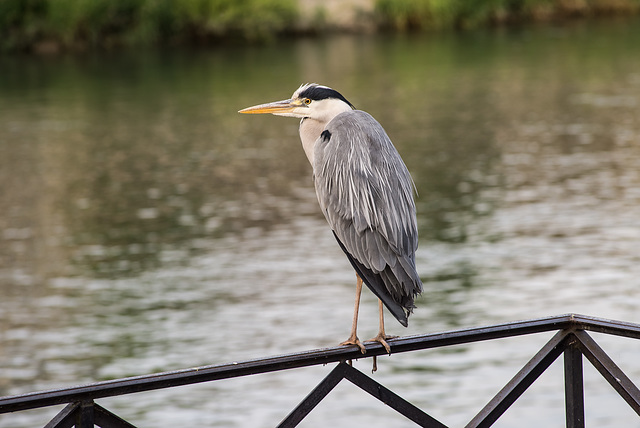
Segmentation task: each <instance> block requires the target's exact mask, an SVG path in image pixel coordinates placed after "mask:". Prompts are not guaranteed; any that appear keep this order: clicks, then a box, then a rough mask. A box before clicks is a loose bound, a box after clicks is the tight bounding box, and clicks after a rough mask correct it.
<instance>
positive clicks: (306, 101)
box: [302, 98, 311, 105]
mask: <svg viewBox="0 0 640 428" xmlns="http://www.w3.org/2000/svg"><path fill="white" fill-rule="evenodd" d="M302 102H303V103H305V104H306V105H309V104H311V100H310V99H309V98H305V99H304V100H302Z"/></svg>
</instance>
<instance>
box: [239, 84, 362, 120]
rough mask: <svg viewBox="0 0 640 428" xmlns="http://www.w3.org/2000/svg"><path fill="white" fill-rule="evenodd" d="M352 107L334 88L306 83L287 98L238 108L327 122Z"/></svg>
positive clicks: (249, 111)
mask: <svg viewBox="0 0 640 428" xmlns="http://www.w3.org/2000/svg"><path fill="white" fill-rule="evenodd" d="M353 109H354V107H353V105H352V104H351V103H350V102H349V101H347V99H346V98H345V97H343V96H342V95H341V94H340V93H339V92H338V91H336V90H335V89H331V88H329V87H328V86H322V85H318V84H315V83H308V84H305V85H302V86H300V87H299V88H298V89H297V90H296V91H295V92H294V93H293V95H292V96H291V98H290V99H288V100H282V101H276V102H272V103H267V104H260V105H257V106H253V107H248V108H245V109H243V110H240V111H239V113H249V114H264V113H271V114H275V115H277V116H287V117H298V118H301V119H305V118H311V119H316V120H319V121H323V122H328V121H330V120H331V119H333V118H334V117H335V116H337V115H338V114H340V113H342V112H344V111H348V110H353Z"/></svg>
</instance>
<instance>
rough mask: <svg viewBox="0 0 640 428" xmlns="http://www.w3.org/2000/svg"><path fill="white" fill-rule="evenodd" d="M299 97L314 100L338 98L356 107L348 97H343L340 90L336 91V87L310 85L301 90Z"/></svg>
mask: <svg viewBox="0 0 640 428" xmlns="http://www.w3.org/2000/svg"><path fill="white" fill-rule="evenodd" d="M299 97H300V98H309V99H310V100H313V101H320V100H326V99H329V98H335V99H338V100H342V101H344V102H345V103H347V104H349V105H350V106H351V107H352V108H355V107H353V104H351V103H350V102H349V101H347V99H346V98H345V97H343V96H342V94H341V93H340V92H338V91H336V90H335V89H331V88H327V87H323V86H310V87H308V88H307V89H305V90H304V91H302V92H300V94H299Z"/></svg>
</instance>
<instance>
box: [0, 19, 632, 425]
mask: <svg viewBox="0 0 640 428" xmlns="http://www.w3.org/2000/svg"><path fill="white" fill-rule="evenodd" d="M634 24H637V23H634V22H616V23H613V24H611V23H604V24H595V23H588V24H577V25H575V26H573V27H564V28H560V29H553V28H529V29H524V30H519V31H504V32H486V33H485V32H477V33H473V34H463V35H445V36H442V35H440V36H436V35H402V36H377V37H369V36H367V37H364V36H340V37H334V38H327V39H322V40H315V39H306V40H304V39H303V40H298V41H288V42H282V43H279V44H277V45H273V46H266V47H248V48H241V49H240V48H237V47H236V48H219V49H215V50H211V51H194V52H145V53H135V54H132V53H118V54H105V55H97V56H85V57H60V58H48V59H42V58H27V57H13V58H1V59H0V70H1V73H2V74H1V76H0V77H1V78H0V94H2V96H1V97H0V118H1V119H0V183H2V186H1V187H0V293H1V295H2V299H0V340H1V343H2V346H0V394H9V393H17V392H23V391H25V392H26V391H31V390H35V389H41V388H50V387H55V386H60V385H64V384H75V383H79V382H86V381H92V380H96V379H106V378H113V377H120V376H126V375H133V374H141V373H146V372H152V371H158V370H168V369H173V368H183V367H185V365H200V364H211V363H222V362H228V361H233V360H240V359H244V358H250V357H259V356H265V355H272V354H276V353H282V352H293V351H299V350H301V349H307V348H316V347H319V346H329V345H333V344H335V343H336V342H338V341H340V340H342V339H344V338H345V337H346V334H347V329H348V325H349V321H350V316H351V315H350V312H351V302H352V298H353V296H352V292H353V290H352V288H353V273H352V269H351V268H350V266H349V265H348V262H347V261H346V260H345V259H344V256H343V255H342V254H341V253H340V250H339V249H338V248H337V245H336V244H335V241H334V240H333V237H332V236H331V234H330V232H329V231H328V229H327V227H326V224H325V222H324V219H323V218H322V216H321V215H320V214H319V212H318V208H317V203H316V201H315V195H314V193H313V186H312V183H311V178H310V167H309V165H308V163H307V160H306V158H305V156H304V154H303V152H302V150H301V148H300V147H299V141H298V136H297V123H296V122H295V121H294V120H288V119H285V118H274V117H251V118H247V117H243V116H241V115H238V114H237V113H236V111H237V110H238V109H239V108H242V107H245V106H247V105H252V104H256V103H259V102H263V101H269V100H275V99H281V98H284V97H286V96H288V95H289V94H290V93H291V92H293V90H294V89H295V88H296V87H297V85H298V84H299V83H302V82H306V81H316V82H320V83H326V84H329V85H331V86H333V87H335V88H337V89H339V90H340V91H341V92H343V93H344V94H345V95H346V96H347V97H348V98H349V99H350V101H352V102H353V103H354V104H355V105H356V106H358V107H361V108H363V109H366V110H368V111H369V112H370V113H372V114H373V115H374V116H375V117H376V118H378V119H379V120H380V122H381V123H382V124H383V125H384V126H385V128H386V129H387V131H388V133H389V135H390V136H391V138H392V140H393V141H394V142H395V144H396V145H397V147H398V149H399V151H400V152H401V153H402V154H403V156H404V158H405V160H406V162H407V164H408V166H409V169H410V170H411V172H412V175H413V177H414V180H415V182H416V187H417V189H418V192H419V197H418V200H417V203H418V209H419V225H420V233H421V243H420V245H421V246H420V250H419V253H418V265H419V271H420V273H421V276H422V277H423V279H424V282H425V286H426V293H425V295H424V296H423V298H422V299H421V300H420V302H418V305H419V309H418V310H417V311H416V313H415V314H414V316H413V318H412V322H411V326H410V328H409V329H408V330H399V328H400V327H397V326H390V327H391V329H394V330H395V331H393V332H394V333H396V334H407V333H409V334H411V333H421V332H425V331H439V330H444V329H450V328H453V327H457V326H466V325H479V324H486V323H490V322H497V321H505V320H513V319H521V318H531V317H536V316H543V315H550V314H557V313H563V312H570V311H576V312H585V313H589V314H592V315H596V316H605V317H612V318H621V319H626V320H630V321H634V319H635V318H637V315H636V313H637V310H636V309H637V308H636V306H637V305H635V302H636V301H637V297H638V291H637V290H638V285H640V284H638V280H637V278H639V277H640V271H639V270H638V266H640V263H638V262H639V261H640V259H639V256H638V251H637V248H638V243H639V242H640V234H639V232H638V231H639V230H640V227H639V226H640V224H639V223H638V220H637V219H638V218H640V212H639V211H640V209H639V207H640V204H639V203H638V202H640V192H639V191H638V189H639V188H640V173H639V172H638V171H640V151H639V150H638V137H637V136H638V135H640V123H639V122H638V114H637V112H638V105H639V103H640V78H639V76H640V59H639V58H638V57H637V55H635V54H633V53H635V51H636V49H637V48H636V47H637V46H638V43H639V42H640V40H639V39H640V32H638V30H637V28H638V26H637V25H635V26H634ZM361 325H362V326H363V327H362V328H363V332H362V335H363V336H364V337H366V336H368V334H369V332H368V331H367V330H368V329H369V327H371V332H370V333H371V335H373V333H374V330H375V325H376V305H375V301H374V299H373V298H372V297H371V296H370V295H366V296H364V302H363V313H362V321H361ZM343 336H344V337H343ZM545 340H546V339H545V338H540V343H539V344H537V343H533V342H528V341H523V342H519V343H518V345H517V346H514V347H508V348H505V347H504V346H503V345H502V344H500V343H497V344H493V345H490V346H488V347H472V346H469V347H463V348H456V349H454V350H448V351H443V352H430V353H428V355H425V354H420V355H417V354H416V355H394V356H393V357H391V358H388V359H386V358H385V359H383V361H382V364H383V365H382V370H381V371H380V373H379V374H377V376H379V379H378V380H380V381H381V382H382V383H383V384H385V385H387V386H390V387H392V389H393V388H395V387H398V388H400V389H401V390H402V391H406V394H405V396H406V397H407V398H409V399H411V400H412V401H413V402H415V403H416V404H419V405H420V406H422V407H424V408H427V409H432V408H437V409H438V412H440V413H439V414H434V415H435V416H436V417H438V418H439V419H441V420H443V421H446V422H447V423H449V424H452V425H455V424H456V423H458V422H459V424H462V422H463V421H464V420H468V419H470V417H471V416H472V414H470V415H468V417H467V416H466V415H465V412H467V413H468V412H472V410H474V409H476V408H478V409H479V407H480V406H481V405H482V404H484V401H485V400H483V397H487V396H490V395H492V394H493V393H495V391H497V389H498V388H499V387H500V386H501V385H502V384H503V383H504V381H506V379H503V378H504V377H506V378H507V379H508V378H509V377H510V376H511V375H512V374H513V373H515V371H516V370H517V369H518V368H519V366H521V365H522V364H524V362H526V360H527V359H528V358H529V357H530V356H531V355H532V353H534V352H535V351H536V345H541V344H542V343H543V342H544V341H545ZM534 342H535V340H534ZM611 346H612V347H613V349H615V350H616V351H618V352H619V353H620V354H621V355H627V356H626V357H623V363H624V362H626V363H628V365H629V368H627V367H625V368H626V369H628V370H631V373H629V374H630V375H631V376H632V377H634V376H636V378H637V377H640V370H639V369H638V368H637V364H636V362H635V357H634V355H636V354H634V353H633V352H629V351H628V349H629V348H628V345H627V344H619V343H613V344H612V345H611ZM505 361H509V362H507V363H505ZM361 368H362V367H361ZM323 370H324V368H317V369H315V371H311V372H309V374H305V373H300V374H298V375H295V376H292V377H291V378H287V381H286V382H290V383H288V384H287V387H288V388H283V387H282V384H281V383H282V382H285V381H283V380H282V378H277V377H264V378H260V379H255V380H253V379H247V380H238V381H237V382H235V383H234V382H231V383H229V384H224V385H222V384H220V385H204V386H201V387H200V388H203V389H202V390H201V389H197V391H203V390H204V391H206V393H204V394H196V393H194V399H193V400H190V401H189V403H184V402H182V401H184V400H183V399H180V400H178V399H176V395H179V394H181V393H182V391H180V392H179V393H176V392H173V391H166V392H158V393H155V394H156V395H153V394H152V395H149V396H148V398H142V399H140V401H135V400H133V401H131V400H127V399H124V400H120V401H118V399H115V400H113V401H112V402H110V403H112V404H110V405H108V406H107V407H110V406H111V405H113V406H114V407H113V409H114V410H116V411H117V412H122V413H123V415H125V416H131V417H135V418H139V419H138V420H135V419H134V422H136V423H137V424H139V425H158V426H161V425H162V424H165V426H167V425H166V423H169V424H170V422H167V421H170V420H171V418H169V417H168V416H167V415H166V412H169V413H171V414H174V415H179V416H185V417H188V418H193V419H192V420H193V421H197V422H198V423H197V424H199V425H204V426H246V425H247V421H250V424H251V425H268V426H271V425H274V424H275V423H276V422H277V420H278V419H279V418H280V417H282V416H284V415H285V414H286V413H287V412H288V411H289V410H290V409H291V408H292V407H293V405H294V404H295V403H296V402H297V401H298V400H299V399H300V397H302V396H303V395H304V394H306V393H307V392H308V390H309V388H310V387H309V385H311V384H312V383H314V382H317V381H318V380H319V378H321V377H322V376H323V375H324V372H323ZM363 370H366V369H365V368H363ZM316 378H317V379H316ZM274 386H275V387H277V388H278V390H279V391H282V394H281V395H278V394H274V395H269V396H267V397H265V396H264V395H265V394H264V393H260V392H263V391H265V390H269V389H270V388H273V387H274ZM606 388H607V386H606V385H605V390H606ZM556 389H557V388H555V384H553V382H552V383H551V386H548V385H547V386H543V387H542V389H541V390H538V392H532V395H531V397H532V398H531V406H529V407H527V406H525V407H524V408H520V410H518V409H516V410H514V411H513V412H511V413H509V414H507V415H505V422H504V423H505V424H507V425H505V426H508V425H509V423H511V424H512V425H513V421H515V420H518V421H519V422H521V421H522V420H531V425H530V426H548V425H549V424H550V420H551V419H550V418H551V415H552V414H553V412H551V413H546V412H536V411H535V410H527V409H536V406H538V407H537V408H538V409H540V408H541V407H540V406H542V408H545V409H548V408H549V407H550V406H551V408H553V406H552V405H550V404H549V402H548V399H546V398H545V397H547V396H548V394H547V392H548V390H556ZM194 391H195V389H194ZM444 391H446V393H445V392H444ZM451 391H456V392H457V393H455V394H450V392H451ZM469 391H471V392H469ZM596 391H600V390H596ZM196 396H197V397H199V398H196ZM452 396H453V397H454V398H455V400H451V397H452ZM145 397H147V396H145ZM168 397H171V398H168ZM211 397H215V400H213V401H215V403H216V404H212V401H211V399H210V398H211ZM225 397H226V398H225ZM228 397H235V400H236V401H233V400H232V401H229V400H230V399H228ZM238 397H243V399H244V400H246V401H247V402H253V403H256V407H255V408H251V409H247V408H241V409H240V407H239V406H240V404H239V403H241V402H242V401H243V400H240V399H238ZM337 397H338V398H337V399H336V400H335V401H334V402H332V403H333V404H332V405H331V406H327V407H326V409H325V410H323V409H322V408H319V409H318V410H314V413H313V415H314V418H316V419H314V420H315V421H316V422H317V424H318V425H319V424H321V423H324V424H326V423H327V422H330V423H332V424H335V425H336V426H345V425H344V424H345V422H341V421H343V420H348V418H346V419H340V420H336V419H338V418H339V417H340V418H344V417H345V414H348V409H349V408H353V406H358V405H359V404H358V403H360V400H361V399H362V397H361V396H360V395H358V393H357V391H356V392H355V393H354V392H353V391H351V390H348V389H346V390H344V391H342V392H338V396H337ZM462 397H466V398H462ZM163 400H164V401H163ZM166 400H168V401H173V402H175V403H180V404H179V405H178V404H176V405H175V406H169V407H168V410H166V412H165V413H160V416H158V413H154V412H155V411H157V410H158V409H157V408H153V406H155V407H157V406H158V403H163V404H162V406H165V405H166V402H167V401H166ZM604 400H605V401H606V398H605V399H604ZM541 403H542V404H541ZM607 403H608V402H607ZM146 405H150V406H151V407H150V408H147V407H145V406H146ZM350 406H352V407H350ZM203 409H204V411H203ZM376 409H377V408H376V406H374V405H372V406H371V409H368V410H371V413H370V416H367V419H366V421H367V423H369V424H370V425H371V426H381V424H382V423H386V422H385V421H393V424H394V426H404V425H403V423H405V421H398V420H396V419H394V416H391V415H389V414H387V413H384V412H382V411H381V410H380V411H379V410H376ZM593 412H595V415H596V416H597V417H605V416H602V415H601V414H598V413H597V411H596V410H593ZM187 414H188V415H187ZM603 414H604V413H603ZM238 415H242V416H243V418H244V419H242V420H241V419H240V418H239V416H238ZM336 415H338V416H336ZM523 415H524V416H523ZM545 415H546V416H545ZM606 415H609V413H606ZM163 416H167V418H166V419H163ZM627 416H628V415H626V414H625V413H624V412H620V413H619V416H617V418H618V419H604V420H605V421H606V422H605V424H609V425H618V426H623V425H625V424H628V421H629V419H627ZM174 417H177V416H174ZM21 418H23V416H9V417H1V418H0V426H12V427H15V426H32V425H37V424H38V423H39V422H34V421H35V420H38V421H41V420H45V419H46V417H44V416H43V415H42V414H37V415H36V416H33V418H30V417H29V416H24V418H26V419H24V421H23V419H21ZM38 418H39V419H38ZM541 419H542V420H541ZM21 421H22V422H21ZM194 424H196V423H195V422H194ZM41 425H42V424H41Z"/></svg>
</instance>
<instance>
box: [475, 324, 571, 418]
mask: <svg viewBox="0 0 640 428" xmlns="http://www.w3.org/2000/svg"><path fill="white" fill-rule="evenodd" d="M570 334H571V330H562V331H559V332H558V333H556V334H555V335H554V336H553V337H552V338H551V340H549V342H547V344H546V345H544V346H543V347H542V349H540V351H538V353H537V354H536V355H535V356H534V357H533V358H532V359H531V360H530V361H529V362H528V363H527V364H526V365H525V366H524V367H523V368H522V369H521V370H520V371H519V372H518V373H517V374H516V375H515V376H514V377H513V379H511V380H510V381H509V383H507V384H506V385H505V386H504V388H502V390H500V392H498V394H497V395H496V396H495V397H493V399H492V400H491V401H490V402H489V403H488V404H487V405H486V406H485V407H484V408H483V409H482V410H481V411H480V413H478V414H477V415H476V416H475V417H474V418H473V419H472V420H471V421H470V422H469V423H468V424H467V425H466V428H472V427H474V428H475V427H489V426H491V425H493V423H494V422H495V421H496V420H498V418H499V417H500V416H502V414H503V413H504V412H505V411H506V410H507V409H508V408H509V407H510V406H511V405H512V404H513V403H514V402H515V401H516V400H517V399H518V397H520V396H521V395H522V393H523V392H524V391H526V390H527V388H529V386H531V384H532V383H533V382H534V381H535V380H536V379H537V378H538V377H539V376H540V375H541V374H542V373H543V372H544V371H545V370H546V369H547V367H549V366H550V365H551V363H553V362H554V361H555V360H556V358H558V356H560V354H562V352H563V351H564V349H565V348H566V346H567V343H568V337H569V335H570Z"/></svg>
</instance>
